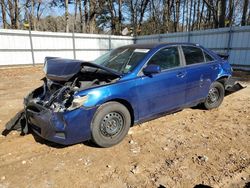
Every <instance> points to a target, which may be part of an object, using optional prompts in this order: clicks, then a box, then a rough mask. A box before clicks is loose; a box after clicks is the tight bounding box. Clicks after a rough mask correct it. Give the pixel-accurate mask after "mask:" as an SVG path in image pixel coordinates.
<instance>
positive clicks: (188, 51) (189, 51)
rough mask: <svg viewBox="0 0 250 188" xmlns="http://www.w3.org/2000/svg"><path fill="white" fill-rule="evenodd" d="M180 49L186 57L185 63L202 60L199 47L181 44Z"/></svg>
mask: <svg viewBox="0 0 250 188" xmlns="http://www.w3.org/2000/svg"><path fill="white" fill-rule="evenodd" d="M182 50H183V53H184V56H185V59H186V65H192V64H196V63H202V62H204V55H203V52H202V50H201V49H200V48H197V47H193V46H182Z"/></svg>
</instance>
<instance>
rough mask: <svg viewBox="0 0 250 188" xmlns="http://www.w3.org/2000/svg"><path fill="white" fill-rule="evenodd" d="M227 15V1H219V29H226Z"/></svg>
mask: <svg viewBox="0 0 250 188" xmlns="http://www.w3.org/2000/svg"><path fill="white" fill-rule="evenodd" d="M225 13H226V1H225V0H219V2H218V17H219V27H225Z"/></svg>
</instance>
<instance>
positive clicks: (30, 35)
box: [29, 27, 35, 66]
mask: <svg viewBox="0 0 250 188" xmlns="http://www.w3.org/2000/svg"><path fill="white" fill-rule="evenodd" d="M29 38H30V51H31V57H32V64H33V66H35V56H34V48H33V42H32V34H31V29H30V27H29Z"/></svg>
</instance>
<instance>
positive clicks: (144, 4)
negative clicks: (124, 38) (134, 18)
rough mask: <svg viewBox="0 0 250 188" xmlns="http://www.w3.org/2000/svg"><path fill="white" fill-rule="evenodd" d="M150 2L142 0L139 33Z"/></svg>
mask: <svg viewBox="0 0 250 188" xmlns="http://www.w3.org/2000/svg"><path fill="white" fill-rule="evenodd" d="M148 3H149V0H142V2H141V6H140V10H139V12H140V17H139V27H138V34H140V33H141V26H142V20H143V17H144V14H145V10H146V8H147V6H148Z"/></svg>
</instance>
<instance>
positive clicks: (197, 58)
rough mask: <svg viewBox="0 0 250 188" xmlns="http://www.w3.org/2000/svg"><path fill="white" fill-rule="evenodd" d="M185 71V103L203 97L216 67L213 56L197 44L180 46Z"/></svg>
mask: <svg viewBox="0 0 250 188" xmlns="http://www.w3.org/2000/svg"><path fill="white" fill-rule="evenodd" d="M182 51H183V55H184V60H185V64H186V71H187V85H186V97H185V98H186V99H185V100H186V101H185V102H186V104H187V105H188V104H191V103H193V102H197V101H199V100H201V99H204V98H205V97H206V96H207V94H208V90H209V87H210V85H211V77H212V75H213V73H214V71H216V70H217V69H218V67H217V64H216V62H214V60H213V58H212V57H211V56H209V55H208V54H206V56H204V52H203V50H202V49H201V48H200V47H198V46H182Z"/></svg>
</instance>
